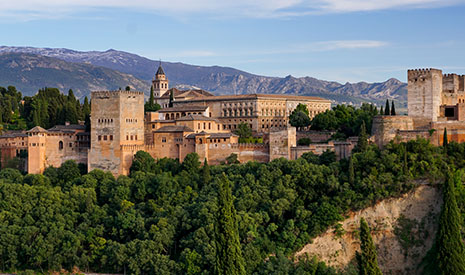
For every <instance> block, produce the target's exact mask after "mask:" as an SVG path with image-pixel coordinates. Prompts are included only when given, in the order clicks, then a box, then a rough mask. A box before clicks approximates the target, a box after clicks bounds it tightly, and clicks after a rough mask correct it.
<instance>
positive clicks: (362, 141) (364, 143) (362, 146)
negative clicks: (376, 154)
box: [354, 120, 368, 152]
mask: <svg viewBox="0 0 465 275" xmlns="http://www.w3.org/2000/svg"><path fill="white" fill-rule="evenodd" d="M367 148H368V134H367V130H366V126H365V121H364V120H363V121H362V125H360V134H359V135H358V142H357V146H356V147H355V148H354V149H356V150H355V151H356V152H364V151H365V150H366V149H367Z"/></svg>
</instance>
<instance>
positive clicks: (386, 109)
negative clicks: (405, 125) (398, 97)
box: [384, 99, 391, 116]
mask: <svg viewBox="0 0 465 275" xmlns="http://www.w3.org/2000/svg"><path fill="white" fill-rule="evenodd" d="M384 115H385V116H389V115H391V110H390V109H389V100H387V99H386V107H384Z"/></svg>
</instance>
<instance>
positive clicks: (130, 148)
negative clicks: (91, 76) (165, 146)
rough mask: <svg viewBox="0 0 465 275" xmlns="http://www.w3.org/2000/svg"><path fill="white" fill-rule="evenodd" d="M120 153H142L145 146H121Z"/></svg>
mask: <svg viewBox="0 0 465 275" xmlns="http://www.w3.org/2000/svg"><path fill="white" fill-rule="evenodd" d="M120 146H121V151H130V152H133V151H143V150H144V149H145V145H135V144H122V145H120Z"/></svg>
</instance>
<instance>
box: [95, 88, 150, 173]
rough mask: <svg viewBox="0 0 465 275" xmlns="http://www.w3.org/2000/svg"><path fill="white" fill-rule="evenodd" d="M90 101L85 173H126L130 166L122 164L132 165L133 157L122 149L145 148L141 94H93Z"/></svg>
mask: <svg viewBox="0 0 465 275" xmlns="http://www.w3.org/2000/svg"><path fill="white" fill-rule="evenodd" d="M91 102H92V110H91V130H90V133H91V134H90V137H91V138H90V141H91V143H90V144H91V146H90V151H89V162H88V170H89V171H91V170H93V169H102V170H105V171H111V172H112V173H113V174H115V175H118V174H127V173H128V171H129V167H127V165H124V163H127V162H131V161H132V156H128V155H127V154H123V153H122V149H123V147H125V149H130V148H138V147H140V148H143V146H144V145H145V142H144V138H145V133H144V107H143V106H144V94H143V93H142V92H134V91H103V92H92V93H91ZM126 151H127V150H126ZM125 158H126V159H125Z"/></svg>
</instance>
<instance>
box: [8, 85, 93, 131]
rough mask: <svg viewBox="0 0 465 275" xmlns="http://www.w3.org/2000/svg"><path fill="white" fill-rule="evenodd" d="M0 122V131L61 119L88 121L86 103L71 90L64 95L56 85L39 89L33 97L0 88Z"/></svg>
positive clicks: (62, 121) (60, 121)
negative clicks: (0, 127)
mask: <svg viewBox="0 0 465 275" xmlns="http://www.w3.org/2000/svg"><path fill="white" fill-rule="evenodd" d="M0 107H1V108H0V125H1V126H2V129H3V130H26V129H30V128H32V127H34V126H41V127H44V128H46V129H48V128H51V127H53V126H55V125H64V124H65V122H70V123H71V124H77V123H78V121H79V120H81V121H85V122H86V123H87V124H88V123H89V117H90V102H89V100H88V98H87V97H85V98H84V102H83V103H82V104H81V103H80V102H79V100H78V99H76V97H75V96H74V93H73V90H69V91H68V95H64V94H62V93H61V92H60V90H58V89H57V88H43V89H40V90H39V91H38V92H37V94H35V95H34V96H32V97H30V96H25V97H22V94H21V92H19V91H17V90H16V88H15V87H13V86H8V88H4V87H0Z"/></svg>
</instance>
